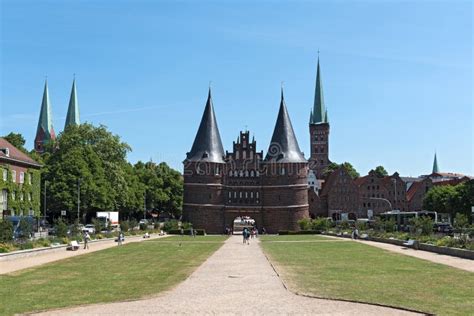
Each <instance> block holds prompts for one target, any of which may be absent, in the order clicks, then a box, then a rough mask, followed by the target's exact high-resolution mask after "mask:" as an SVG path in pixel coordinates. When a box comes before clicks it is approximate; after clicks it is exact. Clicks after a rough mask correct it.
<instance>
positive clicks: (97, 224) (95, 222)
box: [92, 218, 105, 233]
mask: <svg viewBox="0 0 474 316" xmlns="http://www.w3.org/2000/svg"><path fill="white" fill-rule="evenodd" d="M92 225H94V229H95V232H96V233H100V231H101V230H102V229H103V228H105V227H104V225H102V222H101V221H99V220H98V219H97V218H93V219H92Z"/></svg>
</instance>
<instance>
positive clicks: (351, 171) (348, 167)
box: [323, 162, 360, 179]
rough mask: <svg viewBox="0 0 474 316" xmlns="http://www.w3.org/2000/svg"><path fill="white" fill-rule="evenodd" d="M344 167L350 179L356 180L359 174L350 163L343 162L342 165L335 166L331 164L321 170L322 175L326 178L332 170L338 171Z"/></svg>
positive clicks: (333, 163)
mask: <svg viewBox="0 0 474 316" xmlns="http://www.w3.org/2000/svg"><path fill="white" fill-rule="evenodd" d="M341 166H342V167H344V168H345V169H346V171H347V172H348V173H349V175H350V176H351V178H352V179H356V178H358V177H359V176H360V174H359V173H358V172H357V170H356V169H355V168H354V166H352V164H351V163H349V162H344V163H342V164H337V163H335V162H331V163H330V164H329V165H328V166H327V167H326V168H325V169H324V170H323V175H324V176H328V175H329V174H330V173H332V172H333V171H334V170H337V169H339V167H341Z"/></svg>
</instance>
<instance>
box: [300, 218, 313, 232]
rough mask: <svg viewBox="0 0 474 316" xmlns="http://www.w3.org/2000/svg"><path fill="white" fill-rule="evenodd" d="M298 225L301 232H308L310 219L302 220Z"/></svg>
mask: <svg viewBox="0 0 474 316" xmlns="http://www.w3.org/2000/svg"><path fill="white" fill-rule="evenodd" d="M298 225H299V226H300V229H301V230H308V229H310V227H311V219H310V218H302V219H300V220H299V221H298Z"/></svg>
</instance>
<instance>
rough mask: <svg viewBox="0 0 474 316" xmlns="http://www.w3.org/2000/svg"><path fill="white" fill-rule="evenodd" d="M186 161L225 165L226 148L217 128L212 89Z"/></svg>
mask: <svg viewBox="0 0 474 316" xmlns="http://www.w3.org/2000/svg"><path fill="white" fill-rule="evenodd" d="M186 160H188V161H202V162H218V163H224V148H223V147H222V141H221V136H220V134H219V128H218V127H217V120H216V115H215V113H214V107H213V105H212V97H211V88H210V87H209V93H208V96H207V102H206V107H205V109H204V113H203V115H202V118H201V124H199V129H198V132H197V134H196V138H195V139H194V143H193V147H192V148H191V151H190V152H189V153H188V154H187V158H186Z"/></svg>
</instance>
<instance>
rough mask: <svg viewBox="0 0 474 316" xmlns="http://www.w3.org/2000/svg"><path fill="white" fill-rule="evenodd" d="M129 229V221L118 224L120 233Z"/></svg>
mask: <svg viewBox="0 0 474 316" xmlns="http://www.w3.org/2000/svg"><path fill="white" fill-rule="evenodd" d="M129 229H130V222H129V221H122V222H120V230H121V231H122V232H128V230H129Z"/></svg>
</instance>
